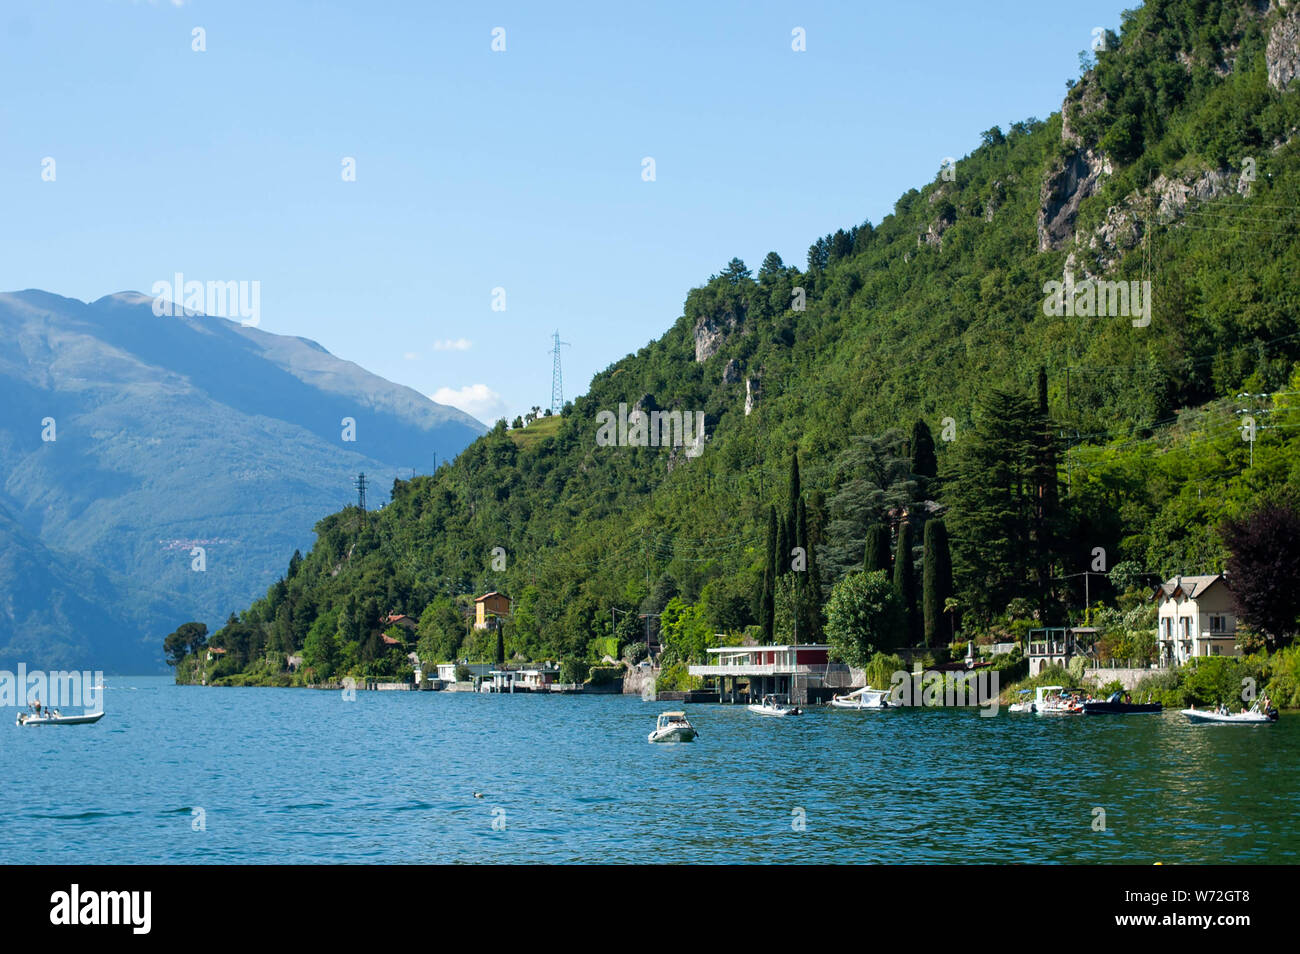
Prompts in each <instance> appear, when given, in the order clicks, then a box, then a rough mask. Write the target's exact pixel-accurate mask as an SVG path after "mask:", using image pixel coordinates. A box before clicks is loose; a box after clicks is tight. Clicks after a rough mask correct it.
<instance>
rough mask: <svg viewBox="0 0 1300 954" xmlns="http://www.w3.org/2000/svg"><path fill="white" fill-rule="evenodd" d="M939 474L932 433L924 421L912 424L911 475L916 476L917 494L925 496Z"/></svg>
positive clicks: (931, 488)
mask: <svg viewBox="0 0 1300 954" xmlns="http://www.w3.org/2000/svg"><path fill="white" fill-rule="evenodd" d="M938 474H939V458H938V457H936V456H935V453H934V435H933V434H931V433H930V426H929V425H928V424H926V423H925V421H921V420H918V421H917V422H916V423H915V424H913V425H912V475H913V476H914V477H916V478H917V495H918V496H919V497H925V496H927V495H928V494H929V493H930V492H931V491H932V490H933V489H934V483H935V478H936V477H937V476H938Z"/></svg>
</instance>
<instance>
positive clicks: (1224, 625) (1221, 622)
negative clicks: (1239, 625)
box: [1210, 616, 1228, 633]
mask: <svg viewBox="0 0 1300 954" xmlns="http://www.w3.org/2000/svg"><path fill="white" fill-rule="evenodd" d="M1227 631H1228V617H1226V616H1211V617H1210V632H1212V633H1226V632H1227Z"/></svg>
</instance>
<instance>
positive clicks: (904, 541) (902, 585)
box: [894, 520, 921, 646]
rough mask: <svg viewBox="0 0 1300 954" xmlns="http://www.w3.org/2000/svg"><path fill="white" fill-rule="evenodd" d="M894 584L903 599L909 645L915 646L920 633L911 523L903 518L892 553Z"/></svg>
mask: <svg viewBox="0 0 1300 954" xmlns="http://www.w3.org/2000/svg"><path fill="white" fill-rule="evenodd" d="M894 586H895V587H897V589H898V595H899V597H900V598H901V599H902V601H903V614H904V616H905V618H906V620H907V638H908V640H909V641H910V642H909V645H912V646H915V645H916V643H917V642H918V640H919V638H920V635H921V626H920V619H919V618H918V615H919V614H918V613H917V608H916V573H914V572H913V570H912V524H911V521H909V520H904V521H903V522H902V524H901V525H900V526H899V528H898V548H897V550H896V551H895V553H894Z"/></svg>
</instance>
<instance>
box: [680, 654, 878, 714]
mask: <svg viewBox="0 0 1300 954" xmlns="http://www.w3.org/2000/svg"><path fill="white" fill-rule="evenodd" d="M830 648H831V647H830V645H829V644H827V643H802V644H798V645H790V646H719V647H716V648H714V649H709V650H706V651H707V652H708V654H709V656H710V657H711V658H710V659H709V661H708V662H707V663H705V664H703V665H692V666H688V667H687V672H689V673H690V674H691V675H692V676H699V677H701V678H702V679H704V680H705V683H706V685H707V684H710V683H711V684H713V685H716V687H717V692H718V700H719V701H720V702H739V701H741V700H742V698H744V699H746V700H747V699H761V698H763V697H765V696H769V695H770V696H775V697H776V698H778V699H782V700H785V701H787V702H789V703H790V704H792V705H806V704H808V703H809V702H810V701H825V700H826V699H828V698H829V697H830V696H831V695H832V694H833V692H834V690H837V689H848V688H850V684H851V682H852V676H851V674H850V672H849V667H848V666H847V665H846V664H844V663H837V662H831V661H830ZM742 679H744V680H746V681H747V682H748V683H749V691H748V693H747V694H746V693H741V692H740V690H739V687H738V685H737V684H738V682H739V681H740V680H742Z"/></svg>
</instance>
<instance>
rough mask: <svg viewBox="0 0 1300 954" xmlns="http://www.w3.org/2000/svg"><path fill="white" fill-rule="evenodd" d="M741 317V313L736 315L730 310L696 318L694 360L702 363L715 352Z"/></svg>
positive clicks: (739, 321)
mask: <svg viewBox="0 0 1300 954" xmlns="http://www.w3.org/2000/svg"><path fill="white" fill-rule="evenodd" d="M743 319H744V315H743V314H741V315H738V314H736V313H735V312H734V311H730V310H728V311H725V312H723V313H722V314H720V315H701V316H700V317H699V318H698V319H696V321H695V362H696V363H697V364H702V363H703V362H705V361H708V360H709V359H710V358H712V357H713V356H714V355H715V354H717V353H718V349H720V348H721V347H722V343H723V342H724V341H726V340H727V336H728V335H729V334H731V332H733V331H735V330H736V328H737V327H738V326H739V325H740V323H741V321H742V320H743Z"/></svg>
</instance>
